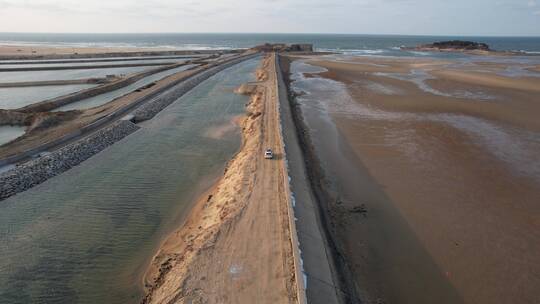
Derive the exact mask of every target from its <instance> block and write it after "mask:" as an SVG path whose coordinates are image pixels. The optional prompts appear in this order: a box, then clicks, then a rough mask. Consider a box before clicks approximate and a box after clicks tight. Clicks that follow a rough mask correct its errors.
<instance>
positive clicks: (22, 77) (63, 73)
mask: <svg viewBox="0 0 540 304" xmlns="http://www.w3.org/2000/svg"><path fill="white" fill-rule="evenodd" d="M155 68H156V67H154V66H142V67H140V66H139V67H127V68H106V69H87V70H50V71H30V72H29V71H26V72H0V83H13V82H25V81H50V80H66V79H67V80H74V79H86V78H99V77H105V76H107V75H110V74H114V75H121V74H125V75H129V74H133V73H138V72H142V71H145V70H149V69H155Z"/></svg>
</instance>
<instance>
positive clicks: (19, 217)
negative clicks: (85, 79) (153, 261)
mask: <svg viewBox="0 0 540 304" xmlns="http://www.w3.org/2000/svg"><path fill="white" fill-rule="evenodd" d="M257 64H258V61H257V60H250V61H248V62H245V63H241V64H239V65H236V66H234V67H232V68H229V69H227V70H225V71H223V72H221V73H218V74H217V75H215V76H214V77H212V78H210V79H209V80H207V81H205V82H204V83H202V84H201V85H199V86H197V87H196V88H195V89H194V90H193V91H191V92H190V93H188V94H186V95H185V96H183V97H182V98H180V99H179V100H178V101H177V102H175V103H174V104H172V105H171V106H169V107H168V108H166V109H165V110H164V111H162V112H161V113H159V114H158V116H156V117H155V118H154V119H153V120H151V121H148V122H147V123H145V124H144V126H143V128H142V129H141V130H139V131H137V132H135V133H134V134H132V135H130V136H128V137H126V138H125V139H124V140H122V141H121V142H120V143H118V144H115V145H113V146H111V147H110V148H108V149H106V150H105V151H103V152H101V153H100V154H98V155H96V156H94V157H92V158H91V159H89V160H87V161H85V162H84V163H82V164H81V165H80V166H77V167H75V168H73V169H71V170H70V171H68V172H66V173H64V174H62V175H59V176H57V177H55V178H52V179H50V180H48V181H47V182H45V183H43V184H41V185H39V186H37V187H35V188H33V189H31V190H29V191H26V192H24V193H21V194H19V195H17V196H14V197H11V198H10V199H8V200H5V201H3V202H0V256H1V257H2V258H1V259H0V299H2V301H1V302H2V303H37V302H39V303H129V302H138V299H139V297H140V289H139V286H138V284H139V283H140V279H141V278H140V271H141V269H142V268H144V266H145V265H144V263H145V260H146V259H147V258H148V256H149V255H151V254H153V252H154V250H155V247H156V245H157V244H158V242H159V241H160V239H161V237H162V236H163V234H164V233H167V232H168V231H170V229H172V228H173V227H174V225H175V224H177V222H178V220H179V219H181V218H182V216H183V215H185V213H186V212H187V211H188V210H189V203H190V202H191V201H192V200H193V199H194V196H195V195H197V185H198V184H199V182H200V181H201V180H202V179H204V178H207V177H208V176H215V175H216V174H219V172H220V170H221V169H222V168H223V166H224V164H225V162H226V161H227V160H228V159H229V158H230V157H231V156H232V155H233V153H234V152H235V151H236V150H237V149H238V147H239V144H240V136H239V132H238V131H237V132H232V133H231V132H229V133H228V135H227V136H223V137H219V138H212V137H208V136H206V133H207V130H210V129H212V128H215V127H216V126H221V125H223V124H226V123H228V122H229V121H230V120H231V119H232V118H233V117H234V116H236V115H239V114H241V113H243V112H244V105H245V103H246V101H247V97H246V96H240V95H236V94H234V93H233V89H234V88H235V87H236V86H238V85H239V84H241V83H244V82H246V81H252V80H254V76H253V72H254V69H255V68H256V66H257Z"/></svg>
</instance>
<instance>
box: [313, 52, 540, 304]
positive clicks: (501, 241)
mask: <svg viewBox="0 0 540 304" xmlns="http://www.w3.org/2000/svg"><path fill="white" fill-rule="evenodd" d="M347 61H348V62H339V61H335V60H321V59H320V58H319V59H313V60H311V61H309V63H311V64H314V65H318V66H320V67H324V68H326V69H327V71H326V72H322V73H316V72H315V73H311V74H309V73H308V74H307V75H306V76H308V77H312V78H315V79H316V81H319V82H317V83H315V84H314V86H313V87H311V88H313V91H312V92H311V93H314V92H315V93H316V92H319V91H317V88H316V85H318V86H322V88H323V89H326V91H329V92H330V93H329V95H328V97H327V98H324V97H323V100H321V101H320V104H316V105H315V104H313V103H312V104H307V105H305V104H304V105H303V106H302V108H303V114H304V119H306V120H307V121H308V122H310V121H311V126H310V132H311V133H312V134H310V135H311V136H312V138H315V139H316V138H319V137H322V138H335V139H336V141H335V142H334V141H322V140H320V141H319V142H318V143H317V141H316V140H315V143H314V144H315V145H316V147H315V148H316V150H318V151H317V153H319V155H318V156H319V158H321V159H322V160H323V164H322V166H323V168H324V169H326V170H325V173H326V178H327V179H328V180H329V181H330V187H329V190H330V192H331V193H332V194H333V196H334V198H335V200H334V201H331V202H330V209H331V212H332V216H333V219H334V231H335V233H336V234H337V238H338V240H339V241H340V242H341V245H342V249H343V251H344V252H345V254H346V256H347V258H348V261H349V264H350V265H349V266H350V267H351V269H352V271H353V273H354V277H355V281H356V284H357V288H358V289H359V291H360V292H359V293H360V294H361V295H362V296H363V297H364V298H365V299H367V302H368V303H370V302H376V301H382V302H383V303H461V302H463V303H536V301H537V300H538V299H539V298H540V293H539V291H538V289H537V288H536V287H537V286H539V285H540V277H539V273H540V267H539V266H538V265H540V256H538V254H537V253H538V252H540V233H539V232H538V231H540V204H538V197H540V166H539V165H538V163H540V135H539V132H540V121H539V120H538V117H539V115H540V105H539V104H538V102H537V96H538V88H539V87H540V78H537V77H504V76H501V75H498V74H496V73H495V72H485V71H481V72H474V69H478V70H481V68H480V65H475V64H472V65H467V66H466V67H460V66H454V65H450V64H451V63H452V62H447V61H440V60H430V59H416V60H408V59H385V58H370V57H365V58H357V59H347ZM502 65H503V67H504V66H505V65H508V64H507V63H503V64H502ZM471 70H473V72H471ZM321 77H322V78H321ZM325 79H326V80H325ZM325 85H328V88H326V87H324V86H325ZM319 89H320V90H321V92H322V91H324V90H323V89H321V87H319ZM332 90H335V92H333V91H332ZM321 94H322V93H321ZM309 98H310V97H309V92H308V96H307V99H306V100H305V101H304V102H305V103H308V102H310V101H312V100H311V99H309ZM310 107H311V109H310ZM321 113H326V115H327V116H328V117H327V118H329V119H327V120H326V122H325V120H324V119H321V117H323V116H324V115H325V114H321ZM310 115H311V118H310ZM323 118H324V117H323ZM315 122H317V123H315ZM308 125H309V124H308ZM332 126H334V128H335V130H334V131H332ZM332 132H334V133H333V134H332ZM317 145H318V148H317ZM359 206H363V207H364V208H365V211H366V212H355V211H354V210H355V209H354V208H357V207H359ZM356 210H358V209H356Z"/></svg>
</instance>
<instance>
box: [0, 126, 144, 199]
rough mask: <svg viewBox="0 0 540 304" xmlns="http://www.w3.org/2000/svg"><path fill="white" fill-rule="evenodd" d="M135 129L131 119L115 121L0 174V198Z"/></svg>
mask: <svg viewBox="0 0 540 304" xmlns="http://www.w3.org/2000/svg"><path fill="white" fill-rule="evenodd" d="M138 129H140V127H139V126H137V125H135V124H134V123H132V122H131V121H125V120H122V121H118V122H115V123H114V124H112V125H111V126H109V127H106V128H104V129H101V130H99V131H97V132H95V133H93V134H91V135H89V136H88V137H85V138H82V139H81V140H79V141H77V142H74V143H72V144H69V145H67V146H65V147H63V148H61V149H58V150H56V151H54V152H51V153H50V154H48V155H44V156H41V157H39V158H37V159H34V160H31V161H28V162H26V163H24V164H21V165H19V166H17V167H15V168H13V169H11V170H9V171H6V172H4V173H2V174H0V200H3V199H6V198H8V197H10V196H12V195H15V194H17V193H19V192H23V191H25V190H28V189H30V188H32V187H34V186H36V185H38V184H41V183H43V182H44V181H46V180H47V179H49V178H51V177H53V176H56V175H58V174H60V173H63V172H65V171H67V170H69V169H71V168H72V167H75V166H77V165H78V164H80V163H82V162H83V161H85V160H87V159H88V158H90V157H92V156H93V155H95V154H97V153H99V152H101V151H102V150H104V149H105V148H107V147H108V146H110V145H112V144H114V143H115V142H117V141H119V140H121V139H122V138H124V137H126V136H128V135H129V134H131V133H133V132H135V131H137V130H138Z"/></svg>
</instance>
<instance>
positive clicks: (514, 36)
mask: <svg viewBox="0 0 540 304" xmlns="http://www.w3.org/2000/svg"><path fill="white" fill-rule="evenodd" d="M1 34H44V35H47V34H49V35H163V34H169V35H171V34H184V35H204V34H208V35H215V34H219V35H226V34H229V35H341V36H405V37H497V38H540V35H501V34H474V35H471V34H370V33H337V32H336V33H333V32H328V33H321V32H0V35H1Z"/></svg>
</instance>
